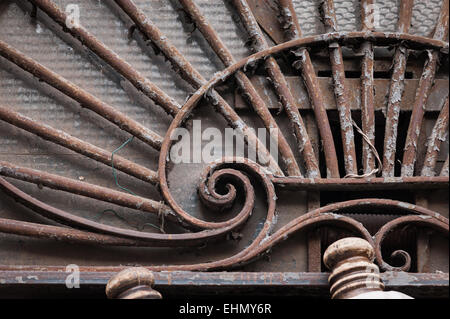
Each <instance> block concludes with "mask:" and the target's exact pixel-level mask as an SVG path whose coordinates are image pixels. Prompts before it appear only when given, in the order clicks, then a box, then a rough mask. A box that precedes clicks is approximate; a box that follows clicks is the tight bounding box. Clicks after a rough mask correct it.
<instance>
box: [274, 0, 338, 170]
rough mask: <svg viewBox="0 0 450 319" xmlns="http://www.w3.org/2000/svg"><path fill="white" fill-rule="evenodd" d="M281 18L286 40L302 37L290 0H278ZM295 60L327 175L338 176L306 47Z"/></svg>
mask: <svg viewBox="0 0 450 319" xmlns="http://www.w3.org/2000/svg"><path fill="white" fill-rule="evenodd" d="M279 5H280V13H281V18H282V19H284V21H285V25H286V30H287V32H286V36H287V39H288V40H293V39H299V38H301V37H302V32H301V29H300V25H299V23H298V19H297V14H296V13H295V10H294V7H293V5H292V1H291V0H280V1H279ZM293 53H294V55H296V61H295V62H294V63H293V66H294V67H295V68H296V69H299V70H301V74H302V77H303V80H304V82H305V85H306V89H307V91H308V95H309V97H310V100H311V105H312V107H313V110H314V114H315V117H316V123H317V127H318V129H319V133H320V138H321V141H322V145H323V152H324V154H325V162H326V167H327V177H334V178H337V177H339V176H340V175H339V166H338V161H337V155H336V148H335V145H334V140H333V134H332V132H331V127H330V122H329V120H328V115H327V111H326V108H325V104H324V101H323V95H322V93H321V89H320V87H319V82H318V80H317V76H316V73H315V71H314V66H313V64H312V62H311V58H310V56H309V53H308V51H307V50H306V48H299V49H298V50H295V51H294V52H293Z"/></svg>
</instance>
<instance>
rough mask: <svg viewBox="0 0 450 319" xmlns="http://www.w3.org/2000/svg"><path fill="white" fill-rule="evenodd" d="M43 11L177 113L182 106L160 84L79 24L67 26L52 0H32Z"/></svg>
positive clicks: (165, 106) (142, 89) (169, 110)
mask: <svg viewBox="0 0 450 319" xmlns="http://www.w3.org/2000/svg"><path fill="white" fill-rule="evenodd" d="M30 1H31V3H33V4H35V5H36V6H37V7H39V8H40V9H41V10H42V11H44V12H45V13H46V14H47V15H48V16H49V17H50V18H51V19H53V20H54V21H55V22H56V23H58V24H59V25H60V26H61V27H62V28H63V30H65V31H66V32H68V33H70V34H71V35H72V36H74V37H75V38H77V39H78V40H79V41H80V42H81V43H82V44H83V45H84V46H86V47H87V48H88V49H90V50H91V51H92V52H94V53H95V54H97V55H98V56H99V57H100V58H102V59H103V60H104V61H105V62H106V63H108V64H109V65H110V66H111V67H113V68H114V70H116V71H117V72H119V73H120V74H121V75H122V76H123V77H125V78H126V79H127V80H128V81H130V83H131V84H132V85H133V86H134V87H136V89H138V90H139V91H140V92H142V93H144V94H145V95H146V96H147V97H149V98H150V99H151V100H153V101H154V102H155V103H156V104H158V105H160V106H162V107H163V108H164V110H165V111H166V112H167V113H168V114H170V115H175V114H176V113H177V112H178V110H179V109H180V108H181V105H180V104H178V103H177V102H176V101H175V100H174V99H173V98H171V97H170V96H168V95H167V94H166V93H165V92H164V91H162V90H161V89H160V88H159V87H158V86H156V85H155V84H153V83H152V82H151V81H150V80H148V79H147V78H145V77H144V76H143V75H142V74H140V73H139V72H138V71H137V70H136V69H134V68H133V67H132V66H131V65H130V64H129V63H128V62H126V61H125V60H124V59H122V58H121V57H120V56H118V55H117V54H116V53H115V52H114V51H112V50H111V49H110V48H108V47H107V46H106V45H105V44H103V43H102V42H101V41H100V40H98V39H97V38H96V37H95V36H93V35H92V34H91V33H89V31H87V30H86V29H85V28H83V27H82V26H81V25H79V24H75V23H74V24H73V27H72V28H67V27H66V21H68V20H67V19H68V17H67V15H66V14H65V13H64V12H63V11H61V10H60V9H59V8H58V7H57V6H56V5H55V4H54V3H53V2H52V1H51V0H30Z"/></svg>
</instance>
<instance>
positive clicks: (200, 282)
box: [0, 267, 449, 298]
mask: <svg viewBox="0 0 450 319" xmlns="http://www.w3.org/2000/svg"><path fill="white" fill-rule="evenodd" d="M80 270H81V273H80V287H90V288H91V289H92V288H95V287H98V288H99V290H101V293H103V291H104V287H105V285H106V283H107V282H108V280H109V279H110V278H111V277H112V276H113V275H114V274H116V272H117V271H120V270H121V269H120V268H109V269H103V270H93V269H80ZM153 274H154V276H155V288H156V289H157V290H159V291H160V292H162V294H163V295H166V294H168V293H170V292H173V290H175V291H185V292H186V293H189V294H202V293H207V294H210V293H211V292H212V291H213V292H227V291H229V292H233V293H239V292H249V291H253V292H254V291H255V290H257V291H259V292H260V293H262V292H265V293H269V294H270V293H275V292H278V293H279V292H280V290H281V291H283V292H284V293H285V294H286V295H290V294H302V293H303V294H308V295H309V296H311V294H313V295H314V296H319V295H322V296H325V297H328V287H329V286H328V275H329V274H328V273H292V272H251V273H250V272H209V273H198V272H184V271H174V272H153ZM66 277H67V273H65V269H64V268H61V269H55V268H51V267H50V268H48V269H46V270H45V271H43V270H39V269H28V268H23V269H15V270H12V269H4V268H3V269H2V270H0V278H1V279H2V282H4V284H3V285H2V286H0V289H1V287H5V288H6V289H9V290H11V289H12V288H20V287H22V288H24V289H31V288H32V287H33V286H36V285H37V286H42V285H47V286H53V285H58V284H63V285H64V283H65V280H66ZM19 279H20V280H19ZM381 279H382V280H383V282H384V283H385V287H386V289H387V290H391V289H395V290H397V291H404V292H406V293H408V294H410V295H412V296H414V297H420V296H427V295H428V296H431V297H436V298H439V297H448V280H449V279H448V274H433V273H430V274H416V273H402V272H400V273H399V272H385V273H381ZM288 288H289V291H287V289H288ZM429 291H433V292H434V294H433V295H430V294H429V293H428V292H429Z"/></svg>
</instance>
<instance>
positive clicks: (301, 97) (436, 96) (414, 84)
mask: <svg viewBox="0 0 450 319" xmlns="http://www.w3.org/2000/svg"><path fill="white" fill-rule="evenodd" d="M251 81H252V83H253V84H254V86H255V88H256V90H257V91H258V93H259V94H260V95H261V97H262V98H263V99H264V101H265V102H266V104H267V107H268V108H269V109H276V110H278V109H279V108H280V104H279V103H278V101H279V100H278V98H277V96H276V94H275V92H274V90H273V89H272V85H271V84H270V82H269V81H268V80H267V78H266V77H264V76H253V77H251ZM286 81H287V82H288V85H289V87H290V89H291V92H292V95H293V96H294V98H295V100H296V101H297V107H298V108H299V109H300V110H309V109H311V102H310V100H309V98H308V93H307V91H306V88H305V85H304V84H303V81H302V79H301V77H300V76H287V77H286ZM318 81H319V86H320V89H321V92H322V94H323V99H324V102H325V103H324V105H325V106H326V108H327V110H337V106H336V100H335V96H334V91H333V90H332V89H330V88H331V87H332V86H333V83H332V78H329V77H319V78H318ZM390 81H391V80H390V79H374V93H375V96H374V98H375V100H374V105H375V110H376V111H380V110H383V109H384V108H385V107H386V105H387V100H386V96H387V95H388V93H389V84H390ZM346 84H347V85H348V92H349V94H350V97H349V101H352V103H350V107H351V109H352V110H360V109H361V80H360V79H357V78H347V79H346ZM418 85H419V79H405V90H404V95H403V97H402V100H401V102H400V107H401V110H402V111H411V107H412V105H413V104H414V103H413V102H414V99H415V95H416V91H417V88H418ZM447 95H448V80H447V79H436V80H435V83H434V85H433V87H432V89H431V92H430V95H429V97H428V101H427V105H426V109H425V110H426V111H428V112H433V111H434V112H438V111H440V109H441V106H442V103H444V100H445V98H446V97H447ZM234 105H235V106H234V107H235V108H236V109H247V108H248V107H249V106H248V104H247V103H245V102H244V100H243V98H242V97H241V95H240V93H238V92H237V91H236V93H235V103H234Z"/></svg>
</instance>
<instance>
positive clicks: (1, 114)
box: [0, 106, 158, 184]
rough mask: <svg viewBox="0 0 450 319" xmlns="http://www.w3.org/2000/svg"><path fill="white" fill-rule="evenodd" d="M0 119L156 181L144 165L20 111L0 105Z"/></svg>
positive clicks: (133, 173)
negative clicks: (37, 120)
mask: <svg viewBox="0 0 450 319" xmlns="http://www.w3.org/2000/svg"><path fill="white" fill-rule="evenodd" d="M0 119H1V120H3V121H5V122H7V123H10V124H12V125H14V126H17V127H20V128H22V129H24V130H26V131H28V132H30V133H33V134H36V135H37V136H39V137H41V138H43V139H45V140H48V141H51V142H53V143H56V144H59V145H61V146H64V147H66V148H68V149H70V150H72V151H75V152H77V153H80V154H82V155H85V156H87V157H90V158H92V159H94V160H96V161H99V162H101V163H103V164H106V165H108V166H111V165H114V167H115V168H117V169H118V170H120V171H122V172H125V173H127V174H129V175H132V176H134V177H136V178H139V179H141V180H143V181H145V182H149V183H152V184H156V183H157V182H158V177H157V173H156V172H155V171H152V170H150V169H148V168H146V167H144V166H141V165H138V164H136V163H134V162H132V161H129V160H127V159H125V158H123V157H121V156H118V155H116V156H114V157H113V154H112V153H111V152H107V151H105V150H104V149H102V148H100V147H97V146H95V145H92V144H90V143H87V142H85V141H82V140H80V139H78V138H76V137H74V136H71V135H69V134H67V133H65V132H63V131H60V130H57V129H54V128H52V127H50V126H48V125H45V124H42V123H39V122H36V121H34V120H32V119H30V118H28V117H26V116H24V115H22V114H20V113H17V112H14V111H12V110H10V109H8V108H5V107H2V106H0Z"/></svg>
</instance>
